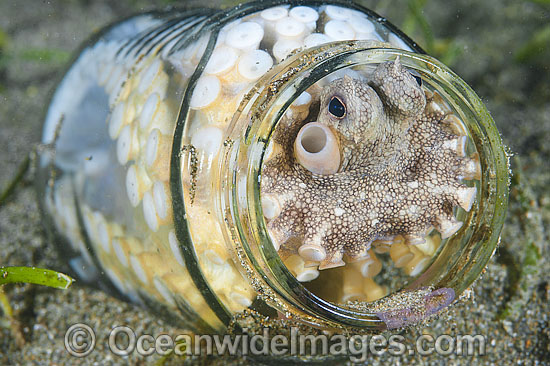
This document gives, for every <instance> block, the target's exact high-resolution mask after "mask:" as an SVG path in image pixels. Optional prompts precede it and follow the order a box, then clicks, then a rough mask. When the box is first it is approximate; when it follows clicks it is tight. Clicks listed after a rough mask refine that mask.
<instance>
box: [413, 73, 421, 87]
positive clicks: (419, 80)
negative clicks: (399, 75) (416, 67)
mask: <svg viewBox="0 0 550 366" xmlns="http://www.w3.org/2000/svg"><path fill="white" fill-rule="evenodd" d="M410 74H411V76H412V77H413V78H414V79H415V80H416V82H417V83H418V86H422V78H421V77H420V75H418V74H417V73H416V72H410Z"/></svg>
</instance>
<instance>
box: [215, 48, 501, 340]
mask: <svg viewBox="0 0 550 366" xmlns="http://www.w3.org/2000/svg"><path fill="white" fill-rule="evenodd" d="M396 57H400V61H401V63H402V65H404V66H406V67H409V68H411V69H414V70H416V71H418V72H421V73H422V74H423V76H426V78H427V81H428V82H431V83H433V84H434V85H436V84H437V86H438V87H441V90H440V94H442V96H443V97H444V99H446V101H447V102H448V103H449V104H451V105H452V107H454V108H455V109H457V111H458V112H459V113H460V114H461V117H462V118H463V119H465V121H464V123H466V124H468V126H467V127H468V129H469V130H470V131H471V133H472V140H473V142H474V144H475V146H476V149H477V150H478V151H479V153H480V160H481V166H482V179H481V180H480V181H479V188H480V195H479V196H478V197H479V198H480V199H483V204H479V206H478V207H477V209H478V211H477V212H475V213H473V214H471V215H469V217H468V220H469V230H468V231H467V232H466V234H465V235H466V240H462V241H461V242H459V240H458V239H457V238H453V239H450V240H451V241H453V245H452V246H453V247H454V248H460V249H461V254H464V255H457V254H456V253H454V254H453V253H449V252H448V250H447V251H446V252H445V253H443V254H446V255H450V254H452V255H451V257H452V261H451V263H452V264H453V265H452V266H449V264H448V263H442V262H441V258H442V254H441V253H440V254H439V255H438V256H437V258H436V259H435V261H433V262H432V264H431V265H430V266H429V267H428V269H427V270H425V271H424V272H423V273H422V274H421V275H420V276H418V277H417V278H416V279H415V280H414V281H413V282H412V283H411V284H410V285H408V286H407V287H405V288H404V289H402V290H400V291H398V292H397V294H400V293H401V295H399V296H402V293H403V291H405V292H407V294H409V295H410V294H411V293H416V294H417V295H418V296H417V297H419V298H420V301H421V302H422V301H424V302H427V301H429V300H431V299H433V296H436V295H438V296H439V295H445V296H443V297H442V298H441V299H440V303H441V304H443V303H446V304H444V306H440V307H441V308H440V309H437V311H435V312H433V314H435V313H437V312H438V311H440V310H442V309H443V308H445V307H446V306H447V305H449V304H450V303H451V302H452V301H453V300H455V299H456V297H458V296H459V295H460V294H461V293H462V292H463V291H464V290H465V289H466V288H467V287H469V286H470V285H471V283H472V282H473V281H474V280H475V279H476V278H477V277H478V276H479V274H480V273H481V271H482V270H483V268H484V267H485V265H486V263H487V262H488V260H489V258H490V257H491V255H492V254H493V252H494V250H495V249H496V246H497V244H498V241H499V237H500V230H501V228H502V224H503V221H504V217H505V214H506V208H507V194H508V171H509V170H508V157H507V156H506V154H505V151H504V148H503V145H502V142H501V139H500V135H499V133H498V131H497V130H496V126H495V124H494V121H493V120H492V118H491V116H490V115H489V112H488V111H487V109H486V108H485V106H484V105H483V103H482V102H481V100H480V98H479V97H478V96H477V95H476V94H475V92H474V91H473V90H472V89H471V88H470V87H469V86H468V85H467V84H466V83H465V82H464V81H463V80H462V79H460V78H459V77H458V76H457V75H456V74H455V73H453V72H452V71H451V70H450V69H449V68H447V67H446V66H445V65H443V64H442V63H441V62H439V61H437V60H436V59H434V58H432V57H430V56H427V55H422V54H417V53H412V52H408V51H404V50H399V49H393V48H377V47H376V46H374V47H373V45H372V43H369V42H362V41H353V42H349V41H348V42H335V43H332V44H329V45H323V46H320V47H317V48H314V49H310V50H308V51H307V52H306V53H305V54H298V55H295V56H293V57H291V58H290V59H288V60H287V61H286V62H283V63H282V64H281V65H280V66H278V67H277V68H275V70H273V71H272V72H270V73H268V74H267V75H265V76H264V77H263V78H262V79H260V80H259V81H258V84H257V85H256V87H255V88H254V89H253V90H252V91H251V93H249V94H248V96H247V97H246V98H245V99H244V100H243V103H242V104H241V108H239V111H238V112H237V113H236V114H235V117H234V119H233V122H232V127H233V131H232V132H231V133H230V136H231V138H230V140H231V143H229V144H226V152H225V154H224V155H225V159H223V160H224V162H223V163H222V164H223V167H222V169H225V172H223V173H224V174H222V177H223V179H224V183H225V186H226V187H227V188H228V189H227V191H226V192H225V193H226V195H225V197H224V198H222V207H223V208H224V212H225V213H226V214H227V216H226V217H225V219H226V222H229V221H230V222H232V224H233V225H235V228H236V232H234V235H233V236H232V238H231V242H232V243H233V244H234V245H235V246H236V252H237V255H238V257H239V260H240V262H241V264H242V265H243V266H244V267H246V275H247V276H249V277H252V278H251V280H252V281H251V282H252V283H253V284H255V285H256V286H255V287H257V290H258V292H259V293H260V294H263V295H264V298H265V300H266V301H267V302H269V303H271V304H272V305H274V306H275V307H276V308H278V310H280V311H283V312H285V313H291V314H292V313H298V314H301V315H303V320H305V321H306V322H310V323H312V324H315V325H318V326H322V327H325V328H326V327H342V326H347V327H354V328H360V329H365V328H367V329H371V330H373V329H378V330H381V329H386V328H395V327H402V326H405V325H409V324H411V323H416V322H418V321H420V320H423V319H425V318H427V316H428V315H433V314H427V313H424V314H421V315H418V314H416V315H415V314H408V313H407V314H408V318H409V320H406V321H403V320H399V318H400V317H401V318H403V317H405V318H406V317H407V316H405V315H407V314H405V315H404V314H402V312H403V311H408V310H409V309H408V308H407V307H397V308H396V307H395V306H394V307H391V306H390V307H388V308H387V310H385V311H378V312H373V311H370V312H369V311H366V312H363V311H358V310H354V309H351V308H347V307H345V306H341V305H336V304H334V303H331V302H328V301H326V300H323V299H321V298H319V297H318V296H317V295H315V294H313V293H312V292H310V291H309V290H308V289H307V288H306V287H305V286H304V285H303V284H301V283H300V282H299V281H298V280H297V279H296V278H295V277H294V276H293V275H292V274H291V273H290V271H289V270H288V269H287V268H286V267H285V265H284V264H283V262H282V260H281V259H280V258H279V256H278V254H277V252H276V250H275V248H274V246H273V244H272V242H271V240H270V238H269V235H268V233H267V229H266V225H265V222H264V219H263V213H262V208H261V204H260V203H259V202H260V179H261V166H262V162H263V158H264V154H265V150H266V148H267V145H268V143H269V139H270V136H271V133H272V132H273V130H274V128H275V127H276V125H277V123H278V121H279V119H280V118H281V116H282V114H283V113H284V111H285V110H286V109H287V108H288V107H289V105H290V104H291V102H292V101H293V100H294V99H295V98H296V97H297V96H298V95H300V94H301V93H302V92H303V91H305V89H306V88H307V87H309V86H310V85H312V84H313V83H315V82H316V81H318V80H319V79H321V78H322V77H324V76H326V75H328V74H329V73H332V72H334V71H336V70H338V69H340V68H345V67H351V66H357V65H365V64H370V63H379V62H383V61H390V60H393V59H395V58H396ZM289 90H290V91H289ZM438 91H439V89H438ZM281 98H283V102H281V101H279V99H281ZM251 111H254V112H253V113H252V112H251ZM244 123H246V128H245V130H246V133H245V135H244V136H240V134H241V132H240V131H239V129H240V128H242V126H243V124H244ZM233 159H234V160H233ZM232 160H233V161H232ZM243 189H244V190H245V191H246V192H248V193H247V194H246V197H242V196H239V191H242V190H243ZM463 237H464V235H463ZM445 248H450V246H449V245H446V246H445ZM459 254H460V253H459ZM466 258H467V259H466ZM438 259H439V261H438ZM459 277H460V278H459ZM441 289H447V291H446V292H444V293H443V292H442V291H444V290H441ZM432 290H435V291H432ZM394 295H395V293H394V294H391V295H389V296H388V297H386V298H385V299H386V300H382V301H386V302H388V300H387V299H391V298H392V297H393V300H395V299H398V297H397V298H396V297H395V296H394ZM389 302H390V303H392V301H389ZM441 304H440V305H441ZM382 308H383V307H382ZM384 314H386V315H388V314H389V315H388V317H385V315H384ZM395 318H398V319H397V320H395Z"/></svg>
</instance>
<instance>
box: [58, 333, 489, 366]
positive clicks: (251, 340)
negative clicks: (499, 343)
mask: <svg viewBox="0 0 550 366" xmlns="http://www.w3.org/2000/svg"><path fill="white" fill-rule="evenodd" d="M96 340H97V338H96V334H95V332H94V330H93V329H92V328H91V327H90V326H88V325H87V324H83V323H78V324H74V325H73V326H71V327H70V328H69V329H67V332H66V333H65V348H66V349H67V352H69V353H70V354H71V355H73V356H75V357H85V356H87V355H89V354H90V353H91V352H92V351H93V350H94V349H95V346H96V344H97V343H96ZM106 341H107V344H108V348H109V350H110V351H111V352H112V353H113V354H115V355H117V356H121V357H124V356H128V355H131V354H133V353H137V354H139V355H141V356H150V355H153V354H155V353H156V354H159V355H168V354H171V353H173V354H176V355H185V356H190V355H195V356H201V355H204V356H206V355H230V356H260V355H261V356H272V357H278V356H342V357H346V356H347V357H348V358H349V359H350V360H351V361H352V362H363V361H366V360H367V359H368V357H369V356H371V357H372V356H381V355H383V354H385V353H388V354H390V355H392V356H401V355H410V356H414V355H417V354H418V355H421V356H429V355H432V354H439V355H451V354H453V355H463V356H474V355H478V356H481V355H484V354H485V346H486V338H485V337H484V336H482V335H479V334H478V335H455V336H450V335H445V334H444V335H440V336H437V337H433V336H431V335H427V334H425V335H421V336H419V337H418V338H417V339H416V340H415V341H414V342H411V341H409V340H406V339H405V337H403V336H401V335H398V334H394V335H386V336H382V335H373V336H368V335H348V336H344V335H342V334H333V335H325V334H322V335H312V334H300V333H299V331H298V328H290V335H282V334H277V335H273V334H270V329H269V328H263V330H262V333H261V334H252V333H249V332H248V330H247V329H246V328H245V329H243V334H237V335H229V334H203V335H198V334H194V335H190V334H178V335H175V336H171V335H168V334H161V335H158V336H153V335H151V334H142V335H137V334H136V333H135V332H134V331H133V330H132V329H131V328H130V327H127V326H117V327H114V328H113V329H112V330H111V331H110V332H109V334H108V335H107V336H106Z"/></svg>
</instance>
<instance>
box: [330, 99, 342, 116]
mask: <svg viewBox="0 0 550 366" xmlns="http://www.w3.org/2000/svg"><path fill="white" fill-rule="evenodd" d="M328 111H329V113H330V114H332V115H333V116H334V117H336V118H338V119H340V118H344V116H345V115H346V106H345V105H344V103H342V101H341V100H340V98H338V97H332V98H331V99H330V102H329V103H328Z"/></svg>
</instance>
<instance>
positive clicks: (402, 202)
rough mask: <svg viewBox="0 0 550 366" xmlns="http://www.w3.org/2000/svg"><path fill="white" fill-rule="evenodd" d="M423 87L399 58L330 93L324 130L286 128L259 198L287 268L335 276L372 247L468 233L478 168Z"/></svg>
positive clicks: (324, 104) (321, 117) (289, 119)
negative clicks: (460, 216) (459, 214)
mask: <svg viewBox="0 0 550 366" xmlns="http://www.w3.org/2000/svg"><path fill="white" fill-rule="evenodd" d="M421 84H422V80H421V78H420V77H419V76H417V75H415V74H413V73H411V72H410V71H409V70H408V69H406V68H405V67H404V66H402V65H401V64H400V62H399V59H396V60H395V61H391V62H386V63H382V64H380V65H378V66H377V67H376V69H375V70H374V72H373V73H372V74H371V75H370V76H369V77H368V78H367V79H366V80H358V79H355V78H352V77H350V76H344V77H343V78H340V79H337V80H334V81H332V82H331V83H329V84H328V85H327V86H325V87H324V88H323V90H322V91H321V93H320V97H319V100H318V105H319V113H318V114H317V116H316V117H315V116H313V117H309V118H310V119H311V118H316V121H312V122H309V123H306V122H307V119H304V120H303V121H299V118H296V116H295V115H293V114H292V112H290V113H286V114H285V116H284V117H283V118H282V119H281V121H280V122H279V125H278V126H277V128H276V130H275V132H274V135H273V141H274V144H275V145H276V146H277V148H275V150H274V153H273V154H272V157H270V158H269V159H268V160H266V162H265V164H264V167H263V170H262V179H261V195H262V203H263V206H264V213H266V214H265V216H266V218H267V219H268V222H267V228H268V231H269V233H270V235H271V239H272V242H273V243H274V245H275V247H276V248H277V249H278V252H279V255H280V256H281V257H282V258H283V259H284V258H286V257H288V256H289V255H292V254H296V253H298V254H299V255H300V256H301V257H302V258H303V259H304V260H305V261H306V264H307V265H308V266H316V265H319V269H327V268H332V267H337V266H342V265H344V264H345V262H344V259H346V261H349V262H352V261H357V260H360V259H363V258H366V257H368V254H367V251H368V250H369V249H370V247H371V243H372V242H373V241H374V240H382V241H386V242H388V243H391V242H392V240H393V239H394V237H395V236H397V235H400V236H402V237H404V238H405V241H406V243H408V244H419V243H422V242H423V241H424V237H425V235H426V233H427V232H429V231H431V230H432V228H433V227H435V229H436V230H438V231H439V232H440V233H441V237H442V238H447V237H449V236H451V235H453V234H454V233H456V232H457V231H458V230H459V229H460V227H461V226H462V223H461V222H460V221H457V219H456V218H455V217H454V215H453V209H454V207H456V206H460V207H462V208H463V209H464V210H465V211H469V210H470V209H471V207H472V204H473V202H474V200H475V197H476V188H475V187H469V186H467V185H465V184H463V182H462V180H463V179H479V175H480V169H479V164H478V162H477V160H475V159H473V158H470V157H466V156H465V144H466V141H467V139H466V136H461V135H460V134H458V133H457V132H456V131H455V130H454V129H453V128H452V123H451V122H452V120H453V118H454V119H456V117H454V115H452V114H450V113H449V112H448V111H445V110H444V109H442V108H438V107H435V105H436V103H434V101H433V99H434V98H435V96H434V94H432V93H430V92H425V91H424V90H423V88H422V85H421Z"/></svg>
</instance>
